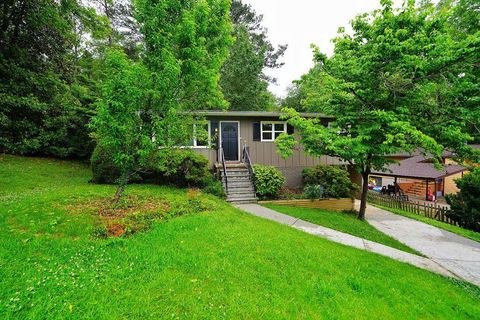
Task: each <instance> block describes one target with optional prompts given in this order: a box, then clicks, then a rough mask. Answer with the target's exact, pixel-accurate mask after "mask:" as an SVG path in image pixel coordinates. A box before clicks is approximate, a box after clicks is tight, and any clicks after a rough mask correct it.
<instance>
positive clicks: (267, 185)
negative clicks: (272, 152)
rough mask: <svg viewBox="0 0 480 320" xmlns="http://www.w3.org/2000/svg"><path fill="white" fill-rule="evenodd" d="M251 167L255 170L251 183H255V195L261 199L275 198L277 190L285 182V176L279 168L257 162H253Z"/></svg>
mask: <svg viewBox="0 0 480 320" xmlns="http://www.w3.org/2000/svg"><path fill="white" fill-rule="evenodd" d="M253 168H254V170H255V175H254V177H253V183H254V184H255V188H256V190H257V195H258V196H259V197H260V198H261V199H268V198H275V197H276V196H277V194H278V190H280V188H281V187H282V186H283V184H284V183H285V177H284V176H283V175H282V173H281V172H280V170H278V169H277V168H275V167H270V166H263V165H259V164H255V165H254V166H253Z"/></svg>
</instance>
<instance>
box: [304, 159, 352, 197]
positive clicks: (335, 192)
mask: <svg viewBox="0 0 480 320" xmlns="http://www.w3.org/2000/svg"><path fill="white" fill-rule="evenodd" d="M302 176H303V183H304V184H305V185H306V186H307V187H308V186H311V188H313V189H315V190H321V192H316V193H317V194H318V195H320V196H315V197H314V198H317V199H318V198H321V197H325V198H347V197H351V196H352V192H353V191H354V190H356V185H355V184H354V183H352V182H351V181H350V177H349V175H348V172H347V171H346V170H344V169H342V168H340V167H336V166H327V165H318V166H316V167H314V168H307V169H304V170H303V173H302ZM307 187H306V188H305V191H306V193H307V189H309V188H307ZM313 189H312V190H310V191H314V190H313Z"/></svg>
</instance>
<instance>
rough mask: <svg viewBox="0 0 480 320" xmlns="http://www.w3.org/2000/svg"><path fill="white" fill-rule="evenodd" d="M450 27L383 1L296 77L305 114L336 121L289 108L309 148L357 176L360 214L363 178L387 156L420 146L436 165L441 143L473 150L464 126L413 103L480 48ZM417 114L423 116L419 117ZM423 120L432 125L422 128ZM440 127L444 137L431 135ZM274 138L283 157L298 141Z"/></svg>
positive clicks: (411, 7) (436, 17)
mask: <svg viewBox="0 0 480 320" xmlns="http://www.w3.org/2000/svg"><path fill="white" fill-rule="evenodd" d="M447 27H448V23H447V15H444V14H441V13H434V12H433V11H432V10H430V11H429V10H425V9H424V8H422V9H419V8H418V7H416V6H415V4H414V3H413V2H412V1H410V2H408V3H406V4H405V5H404V6H403V7H402V8H401V9H399V10H394V9H393V8H392V2H391V1H387V0H384V1H382V9H380V10H376V11H375V12H373V13H372V14H363V15H360V16H358V17H357V18H355V19H354V20H353V21H352V29H353V35H349V34H347V33H345V31H344V30H343V29H341V30H340V35H339V36H338V37H337V38H336V39H334V43H335V50H334V54H333V56H332V57H330V58H328V57H327V56H326V55H324V54H322V53H321V52H320V51H319V50H318V49H315V51H314V53H315V62H316V65H315V67H314V68H313V69H312V70H311V71H310V72H309V73H308V74H307V75H305V76H303V77H302V79H301V80H300V83H301V86H302V87H303V88H302V91H303V92H304V94H305V96H306V98H305V99H303V101H302V103H303V104H304V105H305V106H307V108H308V109H309V110H310V111H319V112H323V113H326V114H329V115H333V116H335V117H336V119H335V121H334V122H332V123H331V125H330V126H329V127H324V126H323V125H322V124H321V123H320V122H319V121H318V120H316V119H304V118H302V117H300V116H299V115H298V113H296V111H295V110H293V109H291V108H290V109H289V108H287V109H286V112H287V117H286V118H287V119H288V122H289V123H290V124H291V125H293V126H294V127H295V128H296V129H297V131H298V132H299V133H300V135H301V143H302V144H303V145H304V147H305V149H306V151H307V152H309V153H311V154H313V155H330V156H334V157H339V158H340V159H342V160H344V161H345V162H348V163H349V164H350V165H352V166H353V167H354V168H355V169H356V170H357V171H358V172H359V173H361V175H362V178H363V185H362V194H361V206H360V212H359V215H358V217H359V218H360V219H364V216H365V208H366V196H367V191H368V176H369V174H370V172H371V171H372V169H376V170H384V169H383V168H384V167H385V165H387V164H389V163H392V160H390V159H389V158H388V157H387V155H388V154H391V153H395V152H399V151H406V152H412V151H413V150H415V149H417V148H419V147H420V148H422V150H423V151H424V152H425V153H429V154H430V156H431V157H432V158H433V159H434V160H435V161H436V164H437V166H438V164H439V158H440V154H441V151H442V150H443V148H444V147H450V148H451V149H452V150H455V151H457V152H458V156H461V155H465V154H466V153H467V152H470V153H471V152H472V150H471V149H470V148H467V147H466V145H465V144H466V142H467V141H469V139H470V136H469V135H468V133H466V132H465V131H462V128H463V127H462V126H461V127H456V126H453V125H452V124H451V123H446V124H444V123H438V122H436V121H435V120H436V119H435V118H432V114H430V113H428V112H427V111H428V110H427V109H426V108H421V109H419V108H418V107H419V105H422V106H424V105H423V104H421V101H422V99H425V98H426V96H430V94H431V93H432V90H433V88H436V87H438V86H442V85H444V82H443V79H444V76H446V75H449V74H452V73H454V72H455V71H456V68H458V66H459V65H460V64H461V63H462V62H463V61H465V60H466V59H469V57H471V56H472V55H473V54H475V50H477V51H478V50H479V48H478V47H479V44H480V42H479V39H478V37H473V36H472V37H470V36H469V37H466V38H465V40H463V41H460V42H455V41H452V40H451V38H450V36H449V33H448V30H447ZM457 74H458V73H457ZM449 110H450V111H451V112H453V109H449ZM422 117H425V118H426V119H425V120H423V119H422V121H420V119H419V118H422ZM428 119H430V120H428ZM423 121H426V122H429V125H428V126H420V125H419V124H421V123H423ZM440 128H441V131H442V134H439V135H435V136H434V135H433V133H435V132H439V131H440ZM434 137H435V138H434ZM277 143H278V146H279V149H280V152H281V153H282V154H283V155H284V156H288V155H289V154H291V148H292V147H293V145H294V144H295V143H296V141H295V140H294V139H293V138H292V137H291V136H288V135H283V136H281V137H280V138H279V140H278V142H277Z"/></svg>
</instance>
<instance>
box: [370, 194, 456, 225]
mask: <svg viewBox="0 0 480 320" xmlns="http://www.w3.org/2000/svg"><path fill="white" fill-rule="evenodd" d="M367 201H369V202H372V203H375V204H378V205H381V206H384V207H388V208H394V209H400V210H403V211H406V212H410V213H414V214H418V215H421V216H424V217H427V218H430V219H435V220H438V221H442V222H445V223H448V224H453V225H455V226H456V225H458V224H457V223H456V222H455V221H453V220H452V219H450V218H448V217H447V215H446V214H447V212H448V210H449V209H448V207H446V206H441V205H438V204H427V203H424V202H419V201H405V200H400V199H398V198H396V197H390V196H387V195H382V194H380V193H376V192H372V191H369V192H368V195H367Z"/></svg>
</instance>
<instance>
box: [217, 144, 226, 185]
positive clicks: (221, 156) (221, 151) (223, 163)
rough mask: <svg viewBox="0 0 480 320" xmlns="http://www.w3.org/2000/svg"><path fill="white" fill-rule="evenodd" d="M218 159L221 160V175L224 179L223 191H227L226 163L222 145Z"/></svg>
mask: <svg viewBox="0 0 480 320" xmlns="http://www.w3.org/2000/svg"><path fill="white" fill-rule="evenodd" d="M219 152H220V160H221V162H222V169H223V177H224V179H225V192H228V176H227V165H226V163H225V162H226V161H225V153H224V152H223V147H220V149H219Z"/></svg>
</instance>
